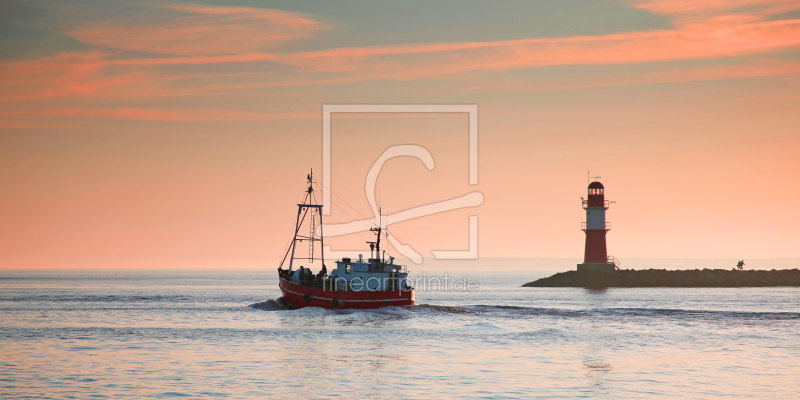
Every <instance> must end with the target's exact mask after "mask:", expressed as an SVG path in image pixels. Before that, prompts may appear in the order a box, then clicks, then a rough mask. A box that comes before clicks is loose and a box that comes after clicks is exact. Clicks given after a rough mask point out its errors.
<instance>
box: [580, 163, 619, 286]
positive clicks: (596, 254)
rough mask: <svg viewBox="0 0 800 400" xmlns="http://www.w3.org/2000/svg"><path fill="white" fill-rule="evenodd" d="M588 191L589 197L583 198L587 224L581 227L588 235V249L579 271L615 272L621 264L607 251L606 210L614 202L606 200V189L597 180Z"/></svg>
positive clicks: (607, 229)
mask: <svg viewBox="0 0 800 400" xmlns="http://www.w3.org/2000/svg"><path fill="white" fill-rule="evenodd" d="M597 178H599V176H598V177H597ZM588 190H589V192H588V197H587V198H586V199H584V198H583V197H581V201H582V204H583V209H584V210H586V222H584V223H582V226H581V229H582V230H583V231H584V232H585V233H586V247H585V250H584V253H583V263H582V264H578V271H614V270H615V269H617V268H618V264H619V262H618V261H617V260H616V259H615V258H614V257H612V256H609V255H608V251H607V249H606V233H607V232H608V231H609V227H608V222H606V210H608V205H609V203H613V201H612V202H609V201H608V200H606V199H605V194H603V191H604V190H605V187H603V184H602V183H600V182H598V181H596V180H595V181H594V182H591V183H590V184H589V188H588Z"/></svg>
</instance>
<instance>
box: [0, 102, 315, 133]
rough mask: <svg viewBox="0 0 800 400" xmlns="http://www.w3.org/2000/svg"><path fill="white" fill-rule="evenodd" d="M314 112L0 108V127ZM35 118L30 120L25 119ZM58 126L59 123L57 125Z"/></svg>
mask: <svg viewBox="0 0 800 400" xmlns="http://www.w3.org/2000/svg"><path fill="white" fill-rule="evenodd" d="M316 118H319V113H317V112H313V113H310V112H306V113H304V112H284V113H260V112H240V111H229V110H188V111H172V110H153V109H141V108H133V107H120V108H95V109H76V108H56V109H42V110H7V111H2V112H0V127H10V128H29V127H42V126H46V124H58V123H56V122H53V123H46V122H42V120H51V119H122V120H132V121H159V122H218V121H269V120H282V119H316ZM26 119H28V120H37V121H38V122H37V123H34V124H31V123H29V122H26V121H24V120H26ZM59 126H60V125H59Z"/></svg>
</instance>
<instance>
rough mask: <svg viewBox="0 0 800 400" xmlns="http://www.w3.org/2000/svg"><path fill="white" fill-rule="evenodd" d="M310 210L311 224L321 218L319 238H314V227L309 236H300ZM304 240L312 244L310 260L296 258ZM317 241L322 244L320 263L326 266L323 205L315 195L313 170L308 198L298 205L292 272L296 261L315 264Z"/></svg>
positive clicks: (307, 193) (309, 182) (290, 261)
mask: <svg viewBox="0 0 800 400" xmlns="http://www.w3.org/2000/svg"><path fill="white" fill-rule="evenodd" d="M309 210H311V224H315V223H316V218H315V217H319V225H320V227H319V238H316V237H314V228H315V227H314V226H312V227H311V229H310V234H309V236H302V235H300V234H299V233H300V227H301V226H302V225H303V221H305V219H306V216H307V215H308V211H309ZM300 215H302V218H301V217H300ZM303 240H308V241H309V243H310V244H309V246H310V248H309V254H308V258H304V257H295V250H296V249H297V242H298V241H301V242H302V241H303ZM317 241H319V242H320V247H321V254H320V261H321V262H322V264H323V265H324V264H325V242H324V236H323V235H322V205H319V204H317V196H316V194H315V193H314V170H313V169H312V170H311V173H310V174H308V189H306V196H305V198H304V199H303V203H302V204H298V205H297V220H296V222H295V228H294V238H293V239H292V245H291V257H289V269H290V270H292V268H293V266H294V260H295V259H297V260H309V261H310V262H314V254H313V252H312V251H313V250H312V249H313V246H314V242H317ZM288 255H289V252H288V251H287V254H286V255H285V256H284V257H283V261H282V262H281V266H283V263H284V262H285V261H286V256H288Z"/></svg>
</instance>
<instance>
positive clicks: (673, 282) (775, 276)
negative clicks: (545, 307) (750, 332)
mask: <svg viewBox="0 0 800 400" xmlns="http://www.w3.org/2000/svg"><path fill="white" fill-rule="evenodd" d="M522 286H523V287H588V288H603V287H764V286H800V270H798V269H786V270H774V269H773V270H771V271H756V270H749V271H731V270H724V269H703V270H699V269H695V270H680V271H669V270H665V269H646V270H631V269H626V270H616V271H609V272H600V271H567V272H559V273H557V274H555V275H553V276H549V277H547V278H542V279H538V280H535V281H533V282H528V283H526V284H524V285H522Z"/></svg>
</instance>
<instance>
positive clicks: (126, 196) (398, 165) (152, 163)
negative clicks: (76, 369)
mask: <svg viewBox="0 0 800 400" xmlns="http://www.w3.org/2000/svg"><path fill="white" fill-rule="evenodd" d="M326 104H359V105H369V104H458V105H477V108H478V115H477V118H478V142H477V143H478V176H477V178H478V182H477V184H470V179H469V171H470V169H469V168H470V161H469V129H470V119H469V114H466V113H400V114H397V113H347V114H344V113H338V114H337V113H335V114H333V115H332V117H331V146H330V154H331V169H330V173H331V182H329V184H330V188H331V190H332V191H333V193H334V194H335V195H336V197H334V204H333V207H332V208H331V210H330V215H325V216H323V217H324V220H325V222H326V223H328V224H342V223H347V222H350V221H353V220H354V219H362V217H369V218H372V217H373V215H372V211H371V208H370V204H369V202H368V196H367V193H366V184H367V174H368V171H369V170H370V168H371V167H372V166H373V164H374V163H375V162H376V160H378V158H379V157H380V156H381V154H383V152H384V151H386V150H387V149H390V148H392V147H393V146H397V145H415V146H421V147H422V148H424V149H426V150H427V152H428V153H429V154H430V155H431V157H432V159H433V161H434V164H435V166H434V167H433V169H429V168H428V167H427V166H426V165H425V164H424V163H423V161H422V160H420V159H417V158H414V157H398V158H393V159H391V160H389V161H387V162H386V163H385V165H384V166H383V168H382V169H381V170H380V174H379V176H378V179H377V180H376V188H375V196H376V198H377V199H378V201H379V203H380V206H381V208H382V213H383V214H385V215H387V216H388V215H394V214H396V213H398V212H402V211H404V210H408V209H413V208H415V207H419V206H423V205H426V204H433V203H437V202H440V201H444V200H449V199H454V198H458V197H461V196H464V195H467V194H469V193H473V192H477V193H479V194H480V195H481V196H482V199H483V201H482V203H481V204H480V205H477V206H471V207H467V208H461V209H458V210H453V211H447V212H442V213H438V214H433V215H429V216H425V217H421V218H416V219H411V220H406V221H402V222H397V223H395V224H392V220H391V217H390V218H389V221H388V223H389V224H390V225H389V226H390V228H389V229H390V231H391V233H392V236H393V237H394V238H396V239H398V240H399V241H400V242H402V243H403V244H406V245H409V246H411V247H413V249H414V250H415V251H416V252H418V253H419V254H421V255H422V256H424V257H430V256H431V254H432V253H431V251H436V250H467V249H468V248H469V247H470V232H469V229H470V222H469V221H470V216H478V229H477V235H478V254H479V256H480V257H516V258H521V257H545V258H560V257H563V258H580V257H582V255H583V246H584V233H583V232H582V231H581V230H580V223H581V222H582V221H584V218H585V212H584V210H583V209H582V208H581V203H580V197H581V196H585V195H586V185H587V171H590V172H591V176H600V177H601V178H600V179H599V180H600V181H602V182H603V184H604V185H605V187H606V198H607V199H609V200H613V201H615V202H616V203H614V204H612V205H611V208H610V209H609V210H608V212H607V220H608V221H610V223H611V230H610V231H609V232H608V236H607V240H608V252H609V254H612V255H614V256H615V257H617V258H619V259H620V260H623V263H624V260H625V259H626V258H629V259H634V258H638V259H641V258H735V259H742V258H798V257H800V245H798V243H800V229H797V227H798V226H800V214H798V212H797V209H796V206H795V204H796V202H797V199H799V198H800V185H798V184H797V176H798V172H800V156H798V154H800V112H798V111H800V2H798V1H796V0H793V1H788V0H732V1H723V0H641V1H637V0H630V1H628V0H614V1H611V0H599V1H588V0H582V1H577V0H559V1H495V2H489V1H466V0H462V1H455V0H453V1H445V0H443V1H436V2H429V1H336V2H334V1H298V0H295V1H244V0H243V1H210V2H209V1H193V2H173V1H168V2H148V1H109V0H103V1H99V0H86V1H69V0H58V1H47V0H41V1H40V0H26V1H17V0H6V1H3V2H2V3H0V193H2V196H0V268H57V267H70V268H71V267H94V266H102V267H153V268H161V267H270V268H271V267H276V266H277V263H278V262H279V261H280V259H281V258H282V256H283V252H284V250H285V248H286V244H287V241H288V240H289V239H290V237H291V233H292V232H293V228H294V222H295V217H296V204H297V202H298V201H299V200H300V199H301V198H302V196H303V190H304V189H305V177H306V174H307V173H308V172H309V171H310V170H311V169H312V168H313V170H314V171H315V176H317V177H319V179H320V183H322V182H321V177H322V171H323V168H324V165H323V150H324V149H323V140H322V138H323V134H322V131H323V123H322V118H323V117H322V108H323V105H326ZM385 222H386V221H384V223H385ZM324 226H325V225H323V227H324ZM368 240H374V239H373V237H372V236H371V234H370V233H368V232H360V233H354V234H350V235H346V236H338V237H330V238H327V240H326V244H330V246H331V249H334V250H337V251H340V250H341V251H345V250H348V251H349V250H352V251H356V250H358V251H363V252H365V253H366V252H367V250H364V249H365V244H364V242H365V241H368ZM390 251H394V252H395V254H397V249H390Z"/></svg>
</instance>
